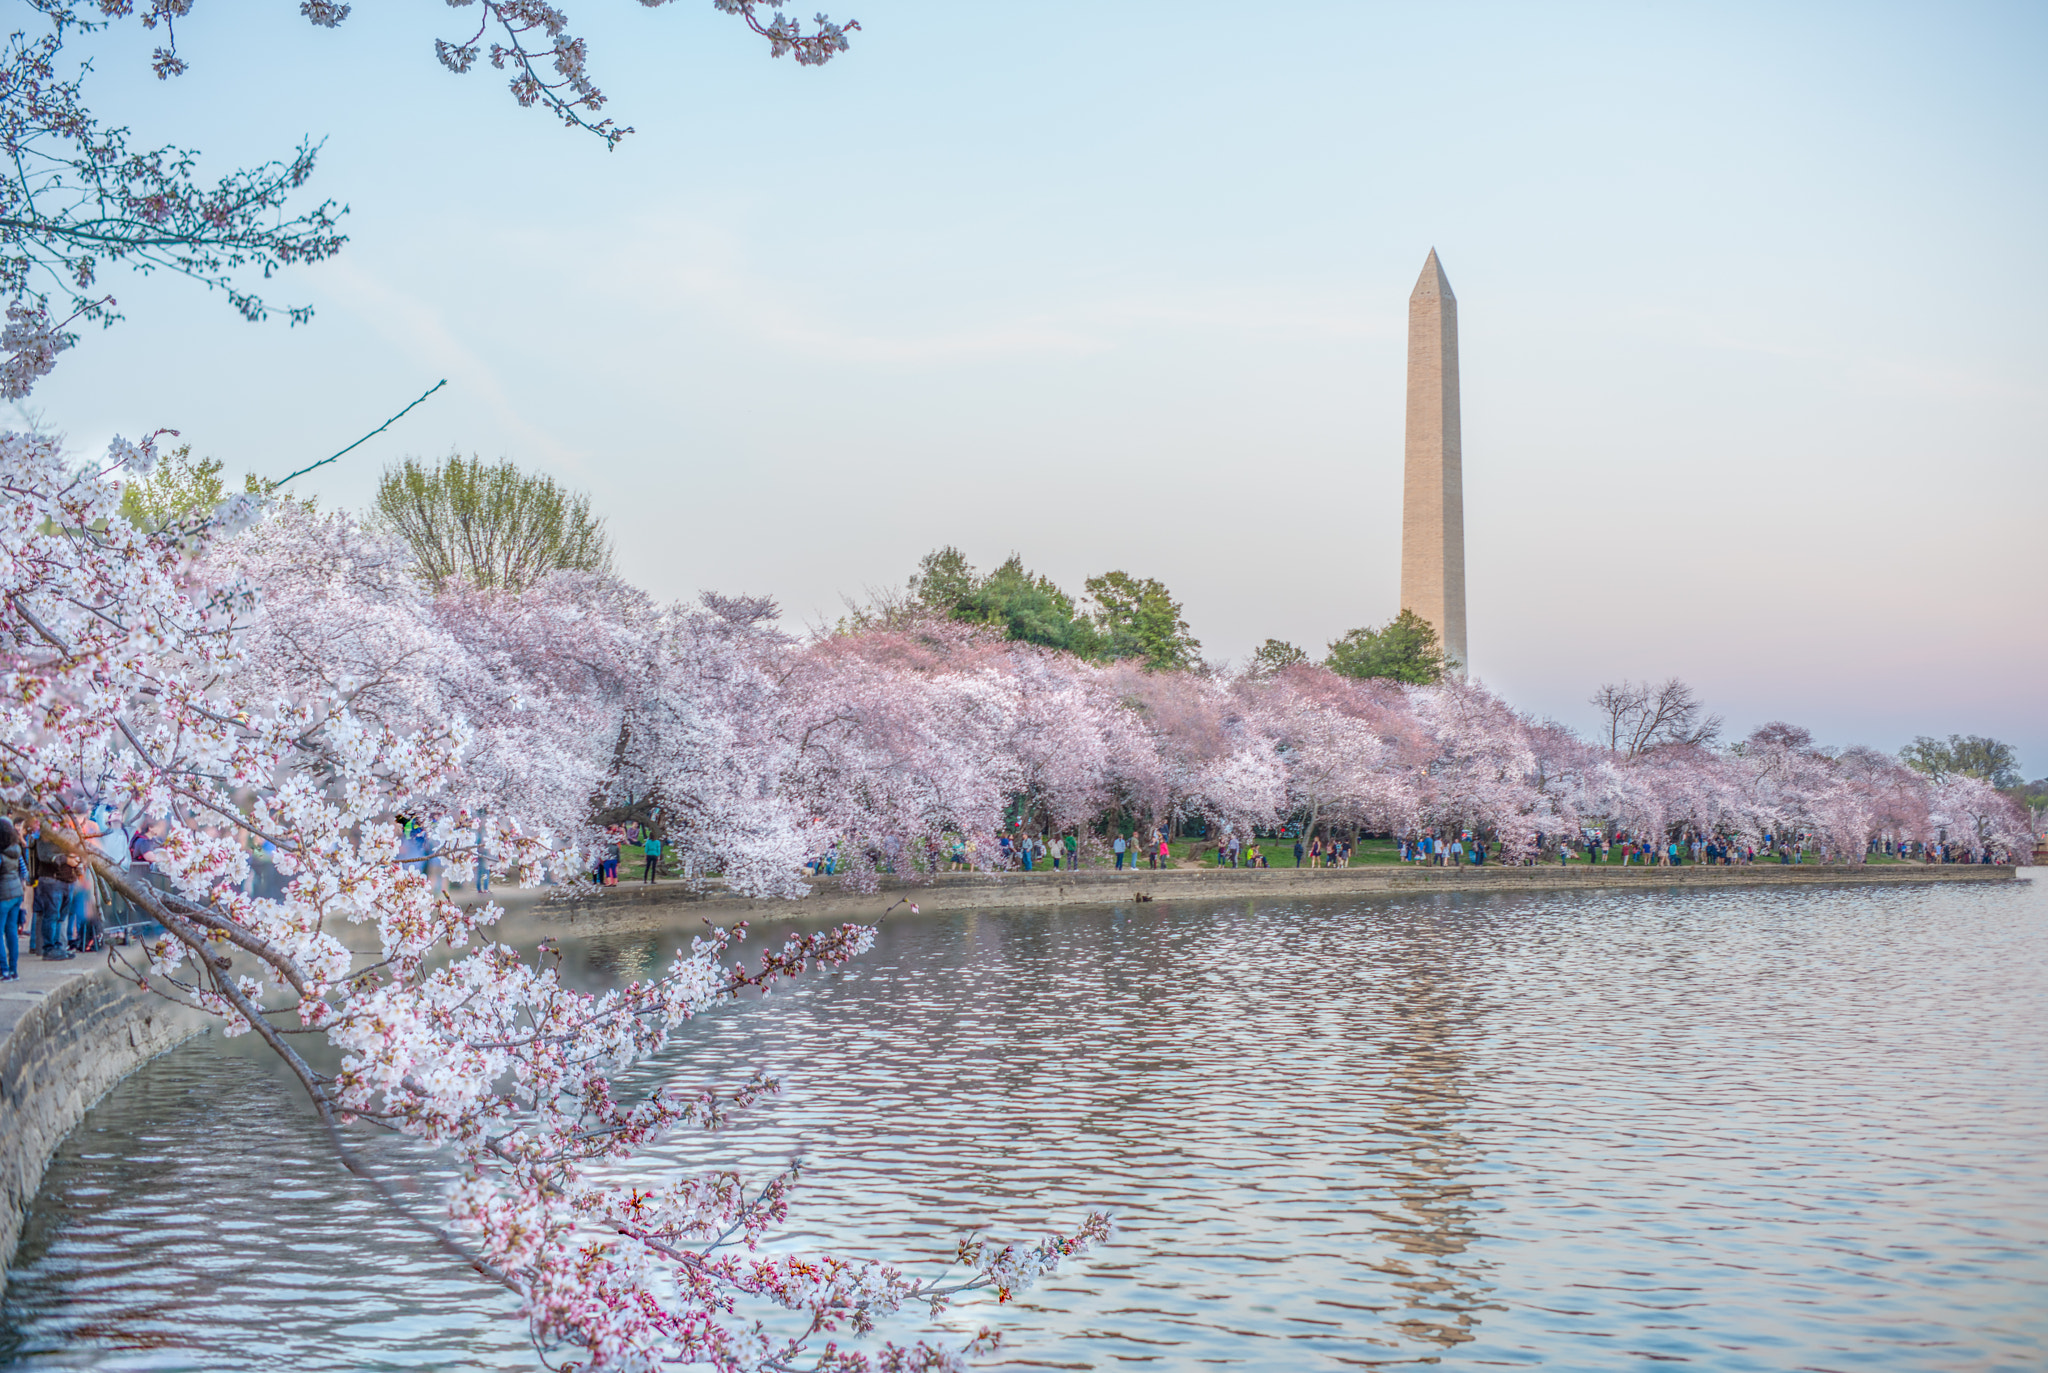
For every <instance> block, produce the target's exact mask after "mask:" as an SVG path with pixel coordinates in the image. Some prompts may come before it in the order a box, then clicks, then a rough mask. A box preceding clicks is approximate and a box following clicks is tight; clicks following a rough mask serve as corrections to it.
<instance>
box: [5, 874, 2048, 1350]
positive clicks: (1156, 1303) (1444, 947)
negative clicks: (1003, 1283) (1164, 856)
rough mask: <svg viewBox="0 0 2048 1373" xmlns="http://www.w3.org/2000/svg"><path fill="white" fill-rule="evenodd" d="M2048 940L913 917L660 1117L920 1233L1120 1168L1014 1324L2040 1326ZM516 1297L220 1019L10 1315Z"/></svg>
mask: <svg viewBox="0 0 2048 1373" xmlns="http://www.w3.org/2000/svg"><path fill="white" fill-rule="evenodd" d="M764 933H766V931H764ZM674 938H675V936H666V937H662V938H655V937H651V936H631V937H618V938H608V939H593V940H587V941H584V942H582V943H580V944H578V945H575V946H573V953H572V956H573V958H574V959H575V960H576V961H577V964H578V972H579V975H581V976H585V977H588V978H590V979H592V980H593V981H595V980H609V979H610V978H612V977H614V976H615V975H619V974H627V975H630V974H634V973H642V972H645V971H647V970H648V969H650V968H651V967H652V966H654V965H655V964H656V962H657V961H658V960H659V959H660V958H662V957H663V956H664V951H665V948H666V947H667V946H669V945H671V944H672V943H673V942H674ZM2044 954H2048V901H2044V899H2043V895H2042V893H2040V892H2039V891H2038V890H2037V889H2036V888H2035V887H2034V886H2032V885H2030V884H2015V885H2006V886H1984V887H1977V886H1972V887H1967V888H1965V887H1941V888H1920V889H1911V890H1883V891H1874V890H1858V889H1838V890H1806V889H1802V890H1788V891H1768V890H1765V891H1751V892H1714V893H1696V894H1695V893H1686V894H1676V893H1674V894H1671V895H1669V896H1661V897H1660V896H1649V897H1646V896H1644V895H1641V894H1638V893H1632V894H1628V895H1621V894H1614V895H1592V896H1583V895H1580V896H1558V897H1555V898H1549V899H1543V898H1472V899H1466V898H1459V897H1429V898H1411V899H1404V900H1382V901H1370V902H1368V901H1363V900H1361V901H1354V902H1340V903H1329V904H1321V905H1310V904H1289V905H1273V906H1258V905H1253V906H1246V905H1242V904H1239V905H1234V906H1215V905H1209V906H1201V907H1193V906H1185V905H1183V906H1170V905H1167V904H1165V903H1154V904H1151V905H1145V906H1137V907H1132V908H1130V909H1126V910H1116V911H1093V912H1076V911H1071V910H1068V911H1041V912H1024V911H1018V912H1007V911H1006V912H1002V913H1000V914H987V915H978V916H976V915H966V916H938V917H930V916H927V917H919V918H916V919H913V920H910V921H906V922H903V923H901V924H897V923H894V922H891V923H890V924H889V926H888V927H887V928H886V930H885V934H884V938H883V940H882V942H881V945H880V947H879V948H878V949H877V950H876V952H875V953H874V954H873V955H872V956H870V957H869V958H867V959H864V960H862V961H861V962H860V963H859V964H858V965H855V966H853V967H851V968H849V969H848V970H847V971H846V972H844V973H842V974H838V975H834V976H831V977H828V978H821V979H817V980H814V981H812V982H809V983H806V984H804V985H803V986H802V987H800V988H799V989H798V990H797V991H796V992H795V994H793V995H790V996H777V997H774V998H771V999H769V1000H766V1001H762V1002H757V1003H751V1004H749V1005H746V1006H743V1007H738V1008H734V1009H733V1010H732V1011H730V1012H725V1013H719V1014H716V1015H713V1016H710V1017H708V1018H706V1019H704V1020H702V1021H700V1022H698V1023H697V1024H696V1025H695V1026H694V1027H693V1036H694V1040H693V1042H692V1043H691V1044H690V1045H689V1046H688V1047H687V1051H686V1052H685V1053H682V1054H679V1055H678V1056H676V1057H675V1058H674V1059H672V1060H671V1061H670V1062H668V1063H666V1064H663V1065H660V1068H659V1071H660V1073H662V1074H669V1075H677V1076H681V1077H683V1078H684V1080H687V1081H692V1082H694V1081H698V1080H711V1079H714V1078H718V1077H722V1076H729V1075H731V1074H734V1073H736V1072H738V1071H740V1070H742V1069H744V1068H750V1067H751V1066H752V1065H753V1064H755V1063H757V1062H765V1063H766V1064H767V1065H768V1066H770V1067H771V1068H772V1069H773V1070H775V1071H777V1072H779V1073H780V1074H782V1075H783V1076H784V1078H785V1079H786V1081H787V1083H788V1091H787V1093H786V1096H785V1098H784V1099H783V1100H782V1101H780V1102H778V1103H775V1104H773V1105H771V1106H769V1107H767V1108H766V1109H764V1110H762V1111H761V1112H759V1113H758V1114H757V1115H755V1116H754V1117H753V1118H752V1119H751V1120H750V1121H749V1122H748V1123H747V1124H745V1125H744V1126H743V1127H742V1128H740V1129H738V1130H736V1131H734V1132H733V1133H732V1134H730V1135H726V1136H720V1137H717V1138H713V1139H707V1138H705V1137H702V1136H684V1137H679V1138H678V1139H676V1140H675V1141H673V1142H672V1143H670V1144H669V1145H668V1146H666V1147H665V1149H664V1151H663V1152H664V1155H665V1158H666V1160H667V1161H668V1162H672V1163H675V1164H679V1165H694V1164H699V1163H704V1162H714V1161H715V1162H720V1163H730V1162H733V1161H735V1160H737V1161H739V1162H740V1163H741V1164H742V1165H744V1166H746V1167H751V1168H758V1169H761V1170H764V1171H765V1170H767V1169H769V1168H773V1167H776V1166H779V1165H780V1164H782V1163H784V1162H786V1161H787V1160H788V1159H789V1158H790V1157H791V1156H793V1155H801V1156H803V1157H804V1158H805V1160H806V1163H807V1170H806V1174H805V1180H804V1186H803V1188H802V1190H801V1192H800V1193H799V1200H798V1206H797V1209H796V1219H797V1223H798V1225H799V1227H801V1228H800V1229H799V1230H798V1231H797V1232H796V1233H794V1234H793V1235H791V1236H790V1237H789V1239H790V1242H791V1243H793V1244H796V1245H807V1244H832V1245H836V1246H843V1247H848V1248H854V1249H858V1250H862V1251H865V1252H870V1253H875V1254H883V1255H888V1256H891V1257H894V1258H906V1257H908V1258H920V1257H923V1258H930V1259H933V1260H937V1259H939V1258H941V1257H942V1256H943V1254H944V1253H945V1252H947V1251H948V1250H950V1248H951V1245H952V1242H953V1239H954V1237H955V1236H956V1235H957V1234H958V1233H959V1232H960V1231H961V1230H963V1229H967V1228H971V1227H977V1226H987V1227H990V1228H992V1229H994V1230H996V1231H998V1232H1001V1233H1010V1234H1024V1233H1029V1232H1030V1231H1032V1230H1033V1229H1035V1228H1037V1227H1040V1226H1042V1225H1045V1224H1047V1223H1064V1222H1069V1221H1071V1220H1072V1219H1073V1218H1074V1217H1075V1216H1077V1215H1078V1214H1079V1213H1080V1211H1081V1210H1082V1209H1083V1208H1085V1207H1089V1206H1104V1207H1108V1208H1109V1209H1111V1210H1112V1211H1113V1212H1114V1213H1115V1214H1116V1216H1117V1219H1118V1224H1119V1230H1118V1233H1117V1234H1116V1236H1115V1237H1114V1240H1113V1243H1112V1244H1111V1245H1110V1246H1109V1247H1108V1248H1107V1249H1105V1250H1104V1251H1102V1252H1101V1253H1100V1254H1099V1255H1098V1256H1096V1257H1094V1258H1091V1259H1090V1260H1089V1261H1088V1262H1086V1263H1085V1264H1083V1265H1081V1266H1080V1267H1079V1268H1077V1269H1075V1270H1074V1271H1072V1272H1070V1273H1063V1274H1061V1275H1060V1276H1059V1277H1058V1278H1057V1279H1056V1280H1054V1281H1053V1282H1052V1283H1051V1284H1049V1285H1048V1286H1046V1287H1044V1288H1042V1289H1038V1290H1035V1291H1033V1292H1031V1293H1029V1294H1027V1295H1026V1297H1025V1298H1024V1299H1023V1300H1022V1301H1021V1302H1019V1303H1015V1304H1013V1305H1011V1306H1007V1307H1004V1308H1002V1309H1001V1310H1000V1311H994V1310H989V1309H985V1308H984V1309H968V1310H965V1311H962V1312H960V1313H958V1316H957V1326H956V1327H955V1328H954V1331H953V1333H955V1334H958V1333H961V1332H962V1331H964V1330H967V1329H971V1328H972V1327H973V1326H974V1325H978V1324H980V1323H981V1322H982V1321H984V1320H986V1321H988V1322H989V1323H991V1324H995V1325H998V1326H1000V1327H1001V1328H1002V1329H1003V1330H1004V1331H1005V1332H1006V1342H1005V1347H1004V1351H1003V1353H1002V1354H1001V1355H999V1356H997V1358H996V1359H995V1360H993V1361H991V1362H992V1366H998V1367H1003V1366H1014V1367H1020V1368H1021V1367H1048V1366H1050V1367H1065V1368H1105V1369H1106V1368H1117V1367H1123V1366H1125V1365H1135V1366H1141V1367H1144V1368H1148V1369H1170V1370H1193V1369H1197V1368H1203V1369H1206V1368H1213V1367H1217V1366H1224V1367H1231V1366H1236V1367H1244V1368H1258V1369H1266V1368H1282V1367H1284V1368H1290V1369H1315V1368H1329V1369H1338V1368H1355V1367H1360V1366H1367V1367H1381V1366H1385V1367H1395V1366H1409V1365H1433V1366H1451V1367H1468V1366H1469V1367H1475V1368H1476V1367H1481V1366H1484V1367H1497V1366H1501V1365H1507V1366H1529V1365H1538V1364H1547V1365H1550V1366H1554V1367H1559V1368H1568V1369H1574V1370H1578V1369H1605V1368H1614V1369H1622V1368H1628V1369H1635V1368H1639V1367H1641V1366H1642V1364H1643V1363H1644V1362H1645V1361H1646V1360H1651V1359H1659V1360H1671V1361H1679V1362H1690V1363H1694V1364H1696V1365H1698V1366H1703V1367H1710V1368H1717V1369H1718V1368H1729V1367H1756V1368H1774V1369H1775V1368H1793V1367H1802V1368H1819V1369H1845V1370H1846V1369H1852V1368H1854V1369H1863V1368H1871V1367H1883V1368H1886V1369H1909V1370H1922V1369H1925V1370H1933V1369H1954V1368H1972V1369H1999V1368H2014V1369H2018V1368H2037V1367H2041V1366H2044V1364H2048V1357H2044V1354H2048V1316H2044V1314H2043V1313H2044V1312H2048V1208H2044V1203H2043V1200H2042V1195H2041V1189H2040V1188H2039V1186H2038V1182H2039V1160H2040V1158H2041V1157H2043V1156H2044V1154H2048V1045H2044V1039H2048V1031H2044V1028H2043V1019H2042V1017H2041V1016H2040V1015H2039V1007H2040V1005H2041V1004H2042V1001H2043V992H2044V991H2048V988H2044V987H2043V986H2042V980H2043V977H2044V973H2043V969H2044V968H2048V957H2044ZM648 1080H649V1081H652V1080H653V1075H652V1074H650V1076H649V1078H648ZM223 1087H225V1088H226V1089H227V1092H228V1095H229V1097H230V1099H232V1100H233V1101H235V1102H236V1103H237V1104H238V1114H237V1115H236V1116H235V1117H234V1118H233V1119H230V1120H228V1121H226V1122H225V1123H220V1122H219V1120H218V1117H217V1116H215V1115H214V1113H213V1112H212V1110H211V1108H210V1106H209V1105H208V1103H209V1102H210V1101H211V1100H213V1099H214V1097H215V1095H216V1094H217V1093H218V1091H219V1090H220V1089H221V1088H223ZM388 1157H390V1159H391V1161H392V1162H393V1163H400V1162H405V1161H406V1160H404V1159H402V1158H401V1157H399V1155H398V1153H397V1152H394V1153H392V1154H390V1155H388ZM411 1162H412V1163H413V1164H414V1165H417V1164H418V1162H419V1161H418V1160H417V1159H416V1158H414V1159H412V1160H411ZM652 1166H653V1164H652V1163H651V1164H650V1168H651V1167H652ZM425 1181H426V1182H427V1183H428V1185H431V1178H430V1177H429V1178H427V1179H425ZM505 1311H506V1302H505V1300H504V1298H503V1297H502V1296H501V1295H500V1294H496V1293H493V1292H491V1291H490V1290H488V1289H486V1288H482V1287H480V1286H478V1285H477V1284H476V1283H474V1282H473V1281H471V1280H469V1279H467V1278H465V1277H464V1275H463V1274H462V1273H461V1272H460V1271H459V1270H455V1269H453V1268H452V1267H451V1266H450V1265H448V1264H447V1263H446V1262H445V1261H444V1260H442V1259H441V1258H440V1257H439V1256H438V1255H436V1254H434V1253H433V1252H432V1251H431V1250H430V1249H429V1248H428V1247H427V1246H426V1245H425V1244H424V1243H422V1242H420V1241H419V1240H417V1238H416V1237H414V1236H412V1235H411V1234H410V1233H409V1232H407V1231H406V1230H405V1229H404V1227H402V1226H401V1225H398V1224H396V1223H392V1222H389V1221H388V1218H383V1217H382V1213H381V1212H380V1211H379V1209H378V1208H377V1206H376V1205H375V1203H374V1202H371V1201H369V1200H368V1199H367V1198H364V1197H362V1196H361V1195H360V1194H359V1190H358V1189H356V1188H354V1187H353V1185H352V1184H350V1183H349V1182H348V1181H347V1179H346V1178H345V1177H343V1176H342V1175H341V1174H340V1173H339V1170H338V1169H335V1168H334V1167H333V1166H332V1165H331V1163H329V1162H327V1161H326V1160H325V1158H324V1156H323V1154H322V1151H321V1150H320V1148H319V1146H318V1141H317V1140H316V1139H315V1138H314V1136H313V1134H312V1131H311V1129H310V1126H309V1125H308V1124H307V1123H306V1122H305V1120H304V1117H303V1112H302V1111H301V1110H300V1109H299V1108H298V1107H297V1105H296V1103H295V1102H294V1100H293V1098H292V1095H291V1093H290V1091H289V1089H288V1087H286V1086H284V1085H283V1084H281V1083H278V1082H277V1081H276V1079H275V1078H274V1076H273V1075H272V1074H271V1073H270V1072H269V1070H268V1069H267V1068H266V1067H263V1066H262V1065H261V1060H260V1059H257V1058H253V1057H242V1056H235V1055H234V1054H233V1053H232V1052H231V1051H230V1050H229V1049H228V1048H227V1047H226V1046H223V1045H221V1044H220V1043H218V1042H217V1041H214V1042H206V1043H202V1044H198V1045H195V1046H193V1047H191V1048H190V1049H187V1050H180V1051H178V1052H177V1053H174V1054H172V1055H170V1056H168V1057H166V1058H165V1059H163V1060H161V1061H159V1062H158V1063H157V1064H155V1065H152V1066H151V1067H150V1068H148V1069H145V1070H144V1071H143V1072H142V1073H139V1074H137V1075H136V1077H134V1078H132V1079H130V1081H129V1082H128V1083H125V1084H123V1085H122V1087H120V1088H119V1089H117V1091H116V1092H115V1093H114V1094H113V1095H111V1096H110V1097H109V1098H108V1100H107V1101H106V1102H105V1103H104V1104H103V1105H102V1106H101V1107H100V1108H99V1110H97V1111H96V1112H94V1114H93V1116H92V1118H91V1119H90V1120H89V1121H88V1123H87V1125H86V1127H84V1128H83V1129H81V1130H80V1131H79V1132H78V1133H77V1134H76V1135H74V1136H73V1138H72V1140H70V1141H69V1142H67V1144H66V1145H65V1147H64V1150H63V1152H62V1154H61V1155H60V1157H59V1159H58V1160H57V1162H56V1166H55V1167H54V1168H53V1169H52V1171H51V1174H50V1178H49V1181H48V1183H47V1184H46V1187H45V1191H44V1193H43V1195H42V1197H41V1198H40V1199H39V1203H38V1212H37V1215H36V1217H35V1219H34V1221H33V1223H32V1227H31V1231H30V1233H29V1235H28V1236H27V1239H26V1242H25V1245H24V1249H23V1252H22V1255H21V1261H20V1264H19V1266H18V1268H17V1271H16V1273H15V1275H14V1279H13V1282H12V1285H11V1286H10V1287H9V1289H8V1293H7V1298H6V1316H5V1324H4V1330H0V1341H4V1346H0V1348H4V1350H5V1351H6V1354H7V1357H9V1358H11V1360H12V1361H13V1362H14V1363H15V1365H16V1366H24V1367H36V1368H43V1367H89V1368H95V1369H123V1370H125V1369H136V1370H141V1369H149V1370H171V1369H185V1368H190V1369H208V1370H225V1369H292V1370H321V1369H336V1370H340V1369H349V1370H357V1369H383V1368H391V1369H399V1368H405V1369H416V1368H457V1367H461V1368H470V1367H483V1368H529V1367H533V1366H534V1360H533V1357H532V1355H531V1352H530V1350H527V1349H525V1348H524V1347H523V1346H522V1343H521V1341H520V1339H519V1331H518V1328H517V1326H516V1323H508V1322H506V1321H505V1320H504V1315H505ZM898 1330H899V1331H900V1332H901V1333H904V1334H909V1333H912V1332H913V1331H914V1330H915V1325H914V1324H912V1325H906V1326H900V1327H898Z"/></svg>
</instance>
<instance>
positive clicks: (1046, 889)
mask: <svg viewBox="0 0 2048 1373" xmlns="http://www.w3.org/2000/svg"><path fill="white" fill-rule="evenodd" d="M2016 871H2017V870H2016V869H2014V868H2010V867H1997V866H1992V865H1989V864H1985V865H1973V864H1933V865H1922V864H1918V863H1896V864H1893V863H1881V864H1868V865H1864V864H1858V865H1853V866H1852V865H1848V864H1840V865H1830V864H1820V863H1790V864H1782V865H1781V864H1776V863H1771V864H1757V865H1755V866H1753V867H1746V868H1744V867H1727V868H1723V867H1698V866H1687V867H1678V868H1649V867H1636V866H1634V865H1630V866H1628V867H1622V866H1621V865H1619V864H1599V865H1592V866H1580V867H1573V868H1560V867H1549V868H1544V867H1533V868H1500V867H1483V868H1472V867H1466V868H1422V867H1406V866H1395V865H1393V864H1385V865H1374V866H1371V867H1353V868H1259V869H1256V870H1254V869H1251V868H1176V869H1166V870H1162V871H1157V872H1155V871H1152V870H1151V869H1147V868H1140V869H1134V870H1126V871H1123V872H1116V871H1092V870H1091V871H1083V872H1035V873H1022V872H1011V873H999V874H992V873H945V874H942V875H940V876H939V877H938V878H936V879H935V880H933V881H931V882H928V883H912V882H897V881H885V882H883V883H882V888H881V890H880V891H878V892H872V893H868V892H856V891H851V890H848V889H847V888H846V887H845V886H844V885H843V884H842V883H841V882H840V881H839V880H838V879H835V878H827V879H824V880H821V881H818V882H815V883H814V884H813V889H812V891H811V894H810V895H809V896H806V897H803V898H801V899H799V900H796V901H775V900H749V899H745V898H739V897H734V896H732V895H730V894H728V893H726V892H723V891H721V890H719V889H718V887H717V886H716V885H711V884H707V885H701V886H692V885H690V884H685V883H682V882H663V883H657V884H655V885H654V886H651V887H640V886H635V885H632V884H631V883H627V884H623V885H620V886H617V887H613V888H611V889H609V890H602V891H590V890H585V891H583V892H579V893H575V894H569V895H556V896H553V897H551V898H548V899H543V900H538V901H535V902H534V903H533V904H531V905H529V904H527V903H526V902H523V901H518V900H509V901H506V902H505V904H506V905H507V906H508V907H510V908H512V909H513V910H514V911H515V912H516V913H517V914H519V915H524V916H526V917H527V918H529V919H531V920H533V921H536V922H538V923H539V924H541V925H548V926H551V925H557V924H559V925H563V926H569V927H574V926H577V925H587V924H593V923H601V924H605V925H614V924H618V923H621V922H630V923H653V922H655V921H660V920H666V919H668V918H670V917H671V916H672V915H674V914H675V911H674V910H672V909H671V908H673V907H681V906H687V907H688V908H689V910H690V913H691V914H692V915H693V916H694V915H698V914H702V915H703V916H704V917H706V918H708V919H713V920H721V919H725V918H745V917H748V916H754V917H759V916H763V915H784V916H798V917H801V918H804V919H813V918H815V919H823V920H835V919H855V920H857V919H872V918H874V917H875V916H878V915H881V914H882V913H883V912H884V911H886V910H888V909H890V908H892V907H897V906H899V905H900V903H903V902H906V901H908V902H914V903H916V905H917V906H918V908H919V909H920V910H929V911H942V910H967V909H979V910H987V909H992V908H999V907H1005V906H1118V905H1123V904H1125V903H1127V902H1134V901H1148V900H1149V901H1174V900H1184V901H1194V900H1206V899H1210V898H1220V897H1231V898H1236V897H1246V896H1264V897H1327V896H1353V895H1371V894H1380V893H1396V894H1398V893H1413V894H1420V893H1425V892H1453V891H1458V892H1504V891H1593V890H1612V889H1636V890H1642V891H1651V890H1655V891H1690V890H1697V889H1699V888H1702V887H1775V886H1828V885H1852V886H1901V885H1906V884H1913V883H1926V882H2010V881H2012V880H2013V878H2014V876H2015V875H2016Z"/></svg>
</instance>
